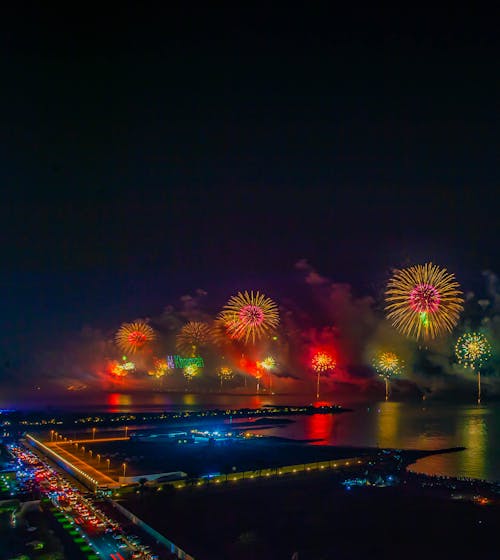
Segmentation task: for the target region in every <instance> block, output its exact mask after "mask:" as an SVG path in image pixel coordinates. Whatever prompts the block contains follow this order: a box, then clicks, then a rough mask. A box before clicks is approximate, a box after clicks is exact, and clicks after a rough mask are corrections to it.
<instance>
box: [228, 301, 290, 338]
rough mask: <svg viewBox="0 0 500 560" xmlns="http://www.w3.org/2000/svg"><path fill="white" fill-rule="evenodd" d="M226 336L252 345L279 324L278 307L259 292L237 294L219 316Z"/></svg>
mask: <svg viewBox="0 0 500 560" xmlns="http://www.w3.org/2000/svg"><path fill="white" fill-rule="evenodd" d="M219 318H220V319H221V320H222V321H223V322H224V325H225V327H226V329H227V333H228V335H229V336H230V337H231V338H233V339H236V340H243V341H244V342H245V343H247V342H248V341H249V340H250V339H251V340H252V343H255V340H259V339H260V338H262V337H263V336H265V335H266V334H270V333H271V332H272V331H273V330H274V329H276V327H277V326H278V324H279V314H278V306H277V305H276V303H275V302H274V301H273V300H272V299H271V298H268V297H266V296H265V295H264V294H261V293H259V292H256V293H255V294H254V292H253V291H252V292H250V293H249V292H245V293H241V292H238V294H237V295H235V296H232V297H231V298H230V300H229V301H228V302H227V303H226V305H225V306H224V309H223V310H222V312H221V313H220V314H219Z"/></svg>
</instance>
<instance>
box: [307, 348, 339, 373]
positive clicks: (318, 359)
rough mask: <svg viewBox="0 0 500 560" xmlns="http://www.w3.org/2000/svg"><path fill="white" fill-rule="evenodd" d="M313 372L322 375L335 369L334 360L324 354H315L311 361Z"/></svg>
mask: <svg viewBox="0 0 500 560" xmlns="http://www.w3.org/2000/svg"><path fill="white" fill-rule="evenodd" d="M311 365H312V368H313V370H314V371H315V372H316V373H324V372H325V371H332V370H334V369H335V365H336V363H335V360H334V359H333V358H332V356H330V354H327V353H326V352H317V353H316V354H314V356H313V359H312V361H311Z"/></svg>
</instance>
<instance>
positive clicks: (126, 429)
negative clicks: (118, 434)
mask: <svg viewBox="0 0 500 560" xmlns="http://www.w3.org/2000/svg"><path fill="white" fill-rule="evenodd" d="M127 433H128V426H125V437H127Z"/></svg>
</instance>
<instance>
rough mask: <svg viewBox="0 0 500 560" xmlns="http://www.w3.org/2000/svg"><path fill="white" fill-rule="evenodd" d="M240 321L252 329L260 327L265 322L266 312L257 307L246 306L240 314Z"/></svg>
mask: <svg viewBox="0 0 500 560" xmlns="http://www.w3.org/2000/svg"><path fill="white" fill-rule="evenodd" d="M238 317H239V319H240V321H241V322H242V323H243V324H244V325H247V326H250V327H258V326H259V325H262V323H263V322H264V311H262V309H261V308H260V307H258V306H257V305H245V307H242V308H241V311H240V312H239V314H238Z"/></svg>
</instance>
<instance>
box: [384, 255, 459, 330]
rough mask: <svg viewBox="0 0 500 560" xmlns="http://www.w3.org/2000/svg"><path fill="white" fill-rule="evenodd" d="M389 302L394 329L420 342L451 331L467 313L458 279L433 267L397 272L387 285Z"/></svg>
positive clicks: (388, 310)
mask: <svg viewBox="0 0 500 560" xmlns="http://www.w3.org/2000/svg"><path fill="white" fill-rule="evenodd" d="M385 301H386V311H387V318H388V319H389V320H390V321H391V323H392V325H393V326H394V327H395V328H396V329H397V330H398V331H400V332H401V333H402V334H404V335H405V336H408V337H414V338H416V339H418V340H421V339H423V340H428V339H432V338H436V337H437V336H439V335H441V334H443V333H445V332H449V331H451V330H452V329H453V327H454V326H455V325H456V324H457V321H458V317H459V315H460V312H461V311H462V309H463V306H462V303H463V298H462V292H461V290H460V285H459V284H458V282H456V280H455V276H454V275H453V274H450V273H449V272H447V270H446V269H445V268H439V266H437V265H434V264H432V263H427V264H424V265H417V266H412V267H410V268H405V269H403V270H396V271H395V273H394V275H393V277H392V278H391V279H390V280H389V283H388V284H387V289H386V292H385Z"/></svg>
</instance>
